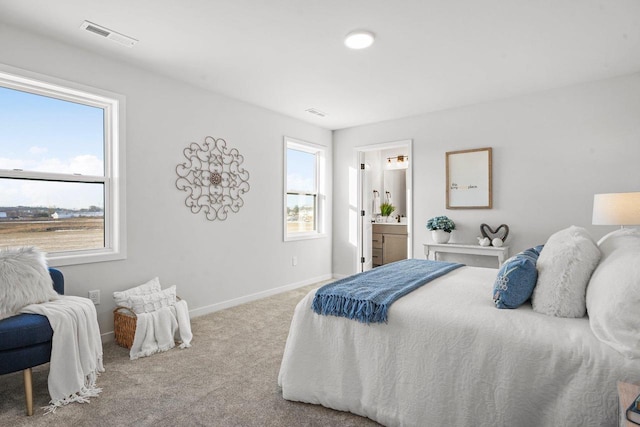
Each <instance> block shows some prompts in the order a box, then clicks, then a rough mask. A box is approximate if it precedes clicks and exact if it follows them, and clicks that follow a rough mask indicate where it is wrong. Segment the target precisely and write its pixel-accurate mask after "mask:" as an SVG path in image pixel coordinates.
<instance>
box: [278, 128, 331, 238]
mask: <svg viewBox="0 0 640 427" xmlns="http://www.w3.org/2000/svg"><path fill="white" fill-rule="evenodd" d="M324 159H325V149H324V147H321V146H319V145H315V144H311V143H308V142H304V141H299V140H295V139H292V138H288V137H285V162H284V163H285V183H284V187H285V197H284V218H285V221H284V240H299V239H308V238H314V237H321V236H323V231H324V230H323V226H324V199H323V198H324V191H323V189H324V173H325V172H324V164H325V160H324Z"/></svg>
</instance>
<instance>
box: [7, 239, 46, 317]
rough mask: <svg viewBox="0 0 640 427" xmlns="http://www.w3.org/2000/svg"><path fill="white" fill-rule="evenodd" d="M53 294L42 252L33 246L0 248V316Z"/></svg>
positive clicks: (44, 299) (37, 302)
mask: <svg viewBox="0 0 640 427" xmlns="http://www.w3.org/2000/svg"><path fill="white" fill-rule="evenodd" d="M57 298H58V294H57V293H56V291H55V290H54V289H53V280H52V279H51V275H50V274H49V270H48V268H47V262H46V260H45V257H44V254H43V253H42V252H40V251H39V250H38V249H36V248H33V247H25V248H12V249H3V250H2V251H0V319H4V318H5V317H10V316H13V315H15V314H18V313H19V312H20V309H21V308H22V307H25V306H27V305H29V304H39V303H41V302H45V301H51V300H54V299H57Z"/></svg>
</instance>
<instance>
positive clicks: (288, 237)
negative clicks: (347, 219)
mask: <svg viewBox="0 0 640 427" xmlns="http://www.w3.org/2000/svg"><path fill="white" fill-rule="evenodd" d="M289 149H293V150H298V151H304V152H306V153H311V154H315V156H316V186H317V188H316V192H315V193H313V194H316V212H315V219H316V229H315V231H311V232H296V233H289V232H288V231H287V194H288V187H287V150H289ZM326 155H327V148H326V147H324V146H322V145H318V144H313V143H311V142H307V141H302V140H299V139H295V138H291V137H288V136H285V137H284V190H283V211H282V223H283V232H282V233H283V236H284V241H285V242H289V241H296V240H305V239H317V238H321V237H326V233H325V223H326V220H325V215H326V212H325V205H326V181H327V179H326V178H327V173H326V164H327V162H326Z"/></svg>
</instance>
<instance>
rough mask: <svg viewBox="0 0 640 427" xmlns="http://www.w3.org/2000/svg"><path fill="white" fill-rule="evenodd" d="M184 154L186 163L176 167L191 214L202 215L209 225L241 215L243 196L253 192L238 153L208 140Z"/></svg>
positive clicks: (179, 188) (225, 144)
mask: <svg viewBox="0 0 640 427" xmlns="http://www.w3.org/2000/svg"><path fill="white" fill-rule="evenodd" d="M183 153H184V156H185V157H186V158H187V161H186V162H184V163H180V164H178V166H176V173H177V174H178V179H177V180H176V187H177V188H178V190H182V191H186V192H187V198H186V199H185V201H184V203H185V205H186V206H187V207H188V208H189V209H191V212H192V213H194V214H197V213H199V212H200V211H202V212H204V214H205V216H206V217H207V219H208V220H209V221H214V220H216V219H218V220H220V221H224V220H225V219H227V215H228V214H229V212H238V211H239V210H240V208H241V207H242V205H244V200H242V197H241V196H242V195H243V194H244V193H246V192H248V191H249V188H250V187H249V172H247V171H246V170H245V169H244V168H243V167H242V162H244V157H243V156H242V155H241V154H240V153H239V152H238V150H237V149H235V148H231V149H229V148H227V142H226V141H225V140H224V139H221V138H220V139H215V138H213V137H210V136H207V137H206V138H205V139H204V143H203V144H202V145H200V144H198V143H195V142H192V143H191V144H189V146H188V147H187V148H185V149H184V150H183Z"/></svg>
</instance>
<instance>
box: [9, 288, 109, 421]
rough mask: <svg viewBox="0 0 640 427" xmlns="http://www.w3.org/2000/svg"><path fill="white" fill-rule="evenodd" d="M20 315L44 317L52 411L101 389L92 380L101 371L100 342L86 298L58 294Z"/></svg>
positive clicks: (32, 305)
mask: <svg viewBox="0 0 640 427" xmlns="http://www.w3.org/2000/svg"><path fill="white" fill-rule="evenodd" d="M21 312H22V313H32V314H40V315H43V316H46V317H47V319H49V323H50V324H51V329H53V340H52V344H51V364H50V365H49V394H50V395H51V402H50V405H49V406H48V407H47V409H46V411H47V413H49V412H55V410H56V409H57V408H58V407H60V406H63V405H66V404H68V403H72V402H79V403H86V402H89V398H91V397H95V396H97V395H98V394H99V393H100V392H101V391H102V389H101V388H98V387H96V377H97V376H98V374H99V373H100V372H104V366H103V364H102V341H101V338H100V328H99V327H98V319H97V315H96V308H95V307H94V305H93V303H92V302H91V300H89V299H87V298H81V297H74V296H66V295H60V297H59V299H56V300H53V301H49V302H44V303H41V304H31V305H28V306H26V307H24V308H23V309H22V310H21Z"/></svg>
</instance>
